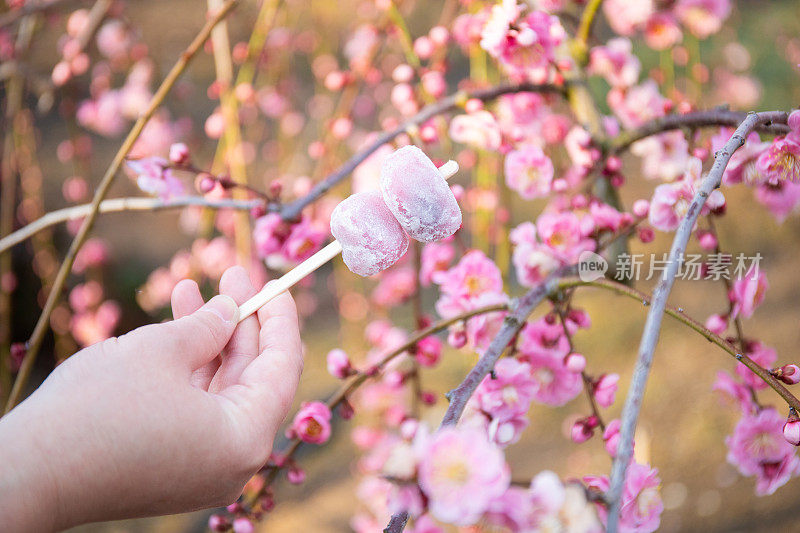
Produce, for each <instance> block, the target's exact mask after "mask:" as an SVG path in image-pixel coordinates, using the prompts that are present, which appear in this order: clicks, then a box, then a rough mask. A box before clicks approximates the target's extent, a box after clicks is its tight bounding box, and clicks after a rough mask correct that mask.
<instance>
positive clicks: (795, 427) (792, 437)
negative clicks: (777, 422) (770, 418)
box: [783, 411, 800, 446]
mask: <svg viewBox="0 0 800 533" xmlns="http://www.w3.org/2000/svg"><path fill="white" fill-rule="evenodd" d="M783 438H784V439H786V442H788V443H789V444H793V445H795V446H800V419H798V418H797V413H796V412H794V411H792V412H791V413H790V414H789V418H788V419H787V420H786V423H785V424H784V425H783Z"/></svg>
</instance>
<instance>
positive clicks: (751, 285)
mask: <svg viewBox="0 0 800 533" xmlns="http://www.w3.org/2000/svg"><path fill="white" fill-rule="evenodd" d="M768 287H769V284H768V283H767V275H766V274H765V273H764V272H762V271H761V270H759V269H758V268H757V266H753V267H751V268H750V270H748V271H747V274H745V276H744V277H743V278H741V279H737V280H736V281H734V282H733V287H732V288H731V292H730V293H729V294H728V298H729V299H730V300H731V302H732V303H733V311H732V312H731V318H736V317H737V316H741V317H742V318H750V317H751V316H753V312H754V311H755V310H756V307H758V306H759V305H761V302H763V301H764V297H765V296H766V293H767V288H768Z"/></svg>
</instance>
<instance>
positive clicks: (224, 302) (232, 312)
mask: <svg viewBox="0 0 800 533" xmlns="http://www.w3.org/2000/svg"><path fill="white" fill-rule="evenodd" d="M203 310H205V311H208V312H209V313H214V314H215V315H217V316H218V317H220V318H221V319H222V320H224V321H225V322H234V321H235V320H236V319H237V318H238V315H239V306H238V305H236V302H234V301H233V298H231V297H230V296H226V295H224V294H219V295H217V296H214V297H213V298H211V300H209V301H208V303H207V304H206V305H204V306H203Z"/></svg>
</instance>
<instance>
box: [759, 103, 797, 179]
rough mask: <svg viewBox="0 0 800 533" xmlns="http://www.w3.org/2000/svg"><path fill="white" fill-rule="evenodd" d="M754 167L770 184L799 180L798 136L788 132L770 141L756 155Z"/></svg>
mask: <svg viewBox="0 0 800 533" xmlns="http://www.w3.org/2000/svg"><path fill="white" fill-rule="evenodd" d="M796 113H797V112H796ZM756 167H757V168H758V170H759V171H760V172H761V174H762V175H763V176H764V179H766V181H767V182H769V183H771V184H775V183H777V182H779V181H791V182H793V183H797V182H800V136H798V135H796V134H795V135H792V134H789V135H787V136H785V137H778V138H777V139H775V140H774V141H772V143H771V144H770V145H769V148H767V149H766V150H764V151H763V152H762V153H761V155H760V156H758V160H757V161H756Z"/></svg>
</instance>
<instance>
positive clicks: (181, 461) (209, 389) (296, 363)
mask: <svg viewBox="0 0 800 533" xmlns="http://www.w3.org/2000/svg"><path fill="white" fill-rule="evenodd" d="M255 292H256V290H255V289H254V288H253V286H252V285H251V283H250V280H249V278H248V276H247V273H246V271H245V270H244V269H243V268H241V267H233V268H231V269H228V271H226V272H225V274H224V275H223V276H222V279H221V280H220V293H221V295H220V296H215V297H214V298H212V299H211V300H210V301H209V302H208V303H206V304H205V305H203V299H202V296H201V295H200V291H199V290H198V287H197V284H196V283H194V282H193V281H189V280H184V281H182V282H180V283H179V284H178V285H177V286H176V287H175V289H174V290H173V293H172V309H173V315H174V317H175V320H173V321H171V322H166V323H162V324H153V325H149V326H144V327H141V328H139V329H136V330H134V331H132V332H130V333H128V334H126V335H123V336H121V337H119V338H111V339H108V340H106V341H103V342H101V343H98V344H96V345H93V346H90V347H88V348H86V349H84V350H81V351H80V352H78V353H77V354H75V355H74V356H72V357H71V358H69V359H68V360H67V361H65V362H64V363H63V364H61V365H59V366H58V367H57V368H56V369H55V371H54V372H53V373H52V374H51V375H50V376H49V377H48V378H47V380H45V382H44V383H43V384H42V385H41V387H39V389H38V390H37V391H36V392H35V393H34V394H32V395H31V396H30V397H29V398H28V399H27V400H26V401H24V402H23V403H21V404H20V405H19V406H18V407H17V408H15V409H14V410H12V411H11V412H10V413H9V414H8V415H7V416H5V417H4V418H2V419H0V457H3V463H4V464H3V466H2V471H3V473H2V476H0V510H2V512H0V515H2V516H3V517H4V518H3V521H4V523H3V528H4V530H7V529H6V528H10V529H11V530H12V531H13V530H15V529H19V530H36V531H40V530H47V529H61V528H67V527H71V526H74V525H77V524H80V523H85V522H92V521H99V520H112V519H119V518H127V517H135V516H146V515H156V514H167V513H176V512H184V511H189V510H194V509H200V508H204V507H213V506H220V505H225V504H228V503H231V502H233V501H235V500H236V498H237V497H238V496H239V494H240V493H241V490H242V488H243V486H244V484H245V482H246V481H247V480H248V479H249V478H250V477H251V476H252V475H253V474H254V473H256V471H258V469H259V468H260V467H261V466H263V465H264V463H265V462H266V461H267V458H268V457H269V454H270V451H271V449H272V443H273V439H274V437H275V434H276V433H277V431H278V429H279V427H280V425H281V423H282V422H283V420H284V418H285V416H286V413H287V412H288V409H289V407H290V405H291V402H292V398H293V396H294V393H295V390H296V387H297V382H298V380H299V377H300V373H301V371H302V348H301V343H300V336H299V330H298V324H297V313H296V309H295V305H294V302H293V300H292V297H291V296H290V295H289V294H288V293H284V294H282V295H280V296H278V297H277V298H275V299H274V300H272V301H271V302H269V303H268V304H266V305H265V306H264V307H262V308H261V309H260V310H259V311H258V313H257V316H255V315H254V316H251V317H248V318H247V319H245V320H243V321H242V322H241V323H240V324H238V327H237V319H238V308H237V304H241V303H243V302H244V301H245V300H247V299H248V298H249V297H250V296H252V295H253V294H255ZM9 520H10V521H9Z"/></svg>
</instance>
